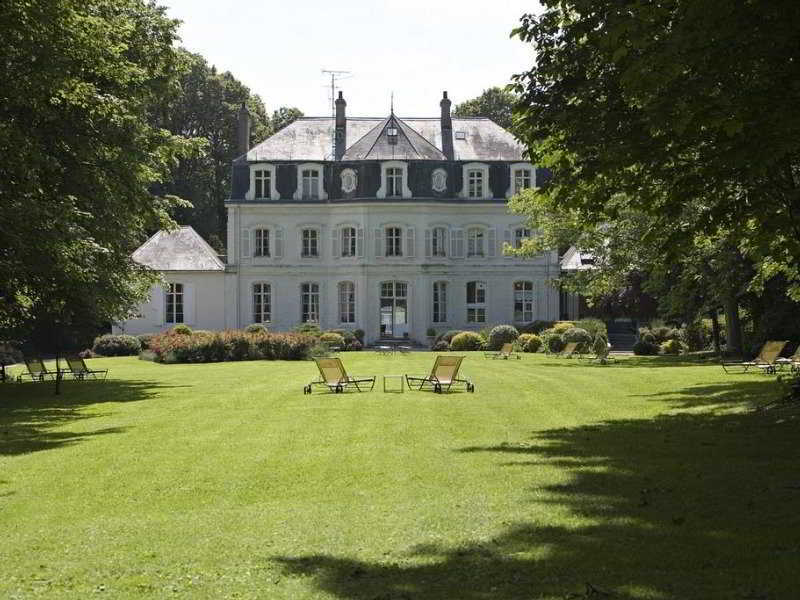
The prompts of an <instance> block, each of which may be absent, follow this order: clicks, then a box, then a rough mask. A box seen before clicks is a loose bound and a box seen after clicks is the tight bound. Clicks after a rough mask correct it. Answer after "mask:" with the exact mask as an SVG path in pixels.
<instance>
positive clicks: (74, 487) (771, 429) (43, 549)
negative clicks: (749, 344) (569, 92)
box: [0, 353, 800, 600]
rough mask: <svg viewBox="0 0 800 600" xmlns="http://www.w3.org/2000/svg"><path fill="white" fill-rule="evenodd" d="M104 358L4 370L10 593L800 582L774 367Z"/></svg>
mask: <svg viewBox="0 0 800 600" xmlns="http://www.w3.org/2000/svg"><path fill="white" fill-rule="evenodd" d="M343 357H344V360H345V362H346V364H347V366H348V369H349V371H350V372H351V373H352V374H382V373H385V374H394V373H404V372H412V373H413V372H417V373H424V372H426V371H428V370H429V368H430V364H431V362H432V360H433V355H432V354H429V353H415V354H411V355H397V356H393V357H376V356H375V355H373V354H371V353H351V354H346V355H343ZM94 364H95V365H98V366H100V365H102V366H103V367H108V368H110V369H111V377H110V379H109V381H108V382H106V383H104V384H102V383H80V382H67V383H66V384H65V385H64V391H63V394H62V395H61V396H59V397H56V396H53V395H52V385H48V384H31V383H27V384H23V385H5V386H0V539H2V544H0V597H2V598H38V597H46V598H61V597H64V598H88V597H90V596H91V597H103V596H105V597H108V598H114V599H117V598H140V597H143V598H166V597H170V598H172V597H177V598H215V599H216V598H268V599H272V598H334V599H341V598H344V599H353V600H378V599H380V600H389V599H396V600H400V599H437V600H438V599H448V598H457V599H467V600H484V599H495V598H499V599H506V598H520V599H566V598H572V599H575V598H612V597H613V598H623V599H640V598H650V599H654V600H655V599H658V600H662V599H674V600H685V599H694V598H696V599H702V600H710V599H745V600H778V599H788V598H794V597H796V594H797V587H798V567H800V443H798V441H800V427H798V425H799V424H800V413H798V412H797V411H794V410H792V409H775V410H768V411H752V410H751V407H752V406H755V405H759V404H764V403H766V402H767V401H769V400H770V399H772V398H774V397H775V395H776V393H777V386H776V384H775V383H774V378H769V377H765V376H763V375H760V374H748V375H725V374H724V373H723V372H722V369H721V368H720V367H718V366H703V365H695V364H692V363H687V362H682V361H678V360H674V359H672V360H670V359H666V358H631V359H628V360H623V361H620V362H619V363H617V364H616V365H610V366H606V367H602V366H598V365H589V364H586V362H585V361H578V360H566V359H554V358H548V357H545V356H543V355H535V356H532V355H526V356H525V359H524V360H522V361H492V360H485V359H484V358H483V357H482V355H481V354H479V353H470V355H469V356H468V358H467V359H466V360H465V363H464V365H465V369H466V371H467V374H468V375H470V376H471V377H472V379H473V380H474V381H475V383H476V386H477V390H476V392H475V393H474V394H467V393H453V394H449V395H434V394H433V393H430V392H408V391H406V393H404V394H384V393H383V392H382V391H380V389H381V385H380V379H379V383H378V385H376V388H375V391H374V392H371V393H362V394H357V393H349V394H339V395H333V394H327V393H323V392H321V391H320V392H315V393H314V395H313V396H304V395H303V394H302V386H303V384H304V383H306V381H307V380H308V379H309V378H310V377H311V376H312V375H313V374H314V372H315V368H314V365H313V364H312V363H308V362H294V363H289V362H281V363H278V362H275V363H269V362H243V363H225V364H212V365H158V364H154V363H150V362H144V361H139V360H136V359H132V358H131V359H129V358H120V359H104V360H98V361H94ZM587 584H589V586H590V587H587ZM595 590H596V591H595ZM602 593H607V594H611V595H610V596H604V595H602Z"/></svg>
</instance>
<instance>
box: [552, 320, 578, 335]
mask: <svg viewBox="0 0 800 600" xmlns="http://www.w3.org/2000/svg"><path fill="white" fill-rule="evenodd" d="M573 327H575V323H573V322H572V321H556V324H555V325H553V331H555V332H556V333H557V334H559V335H561V334H563V333H566V332H567V330H568V329H572V328H573Z"/></svg>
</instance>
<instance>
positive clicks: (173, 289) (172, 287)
mask: <svg viewBox="0 0 800 600" xmlns="http://www.w3.org/2000/svg"><path fill="white" fill-rule="evenodd" d="M178 286H180V288H178ZM170 298H172V313H171V314H170V310H169V301H170ZM179 298H180V307H181V310H180V317H181V318H180V320H178V319H177V316H178V314H179V313H178V310H177V304H178V299H179ZM186 322H187V321H186V285H185V284H183V283H181V282H180V281H170V282H169V283H167V288H166V289H165V290H164V323H165V324H168V325H177V324H178V323H186Z"/></svg>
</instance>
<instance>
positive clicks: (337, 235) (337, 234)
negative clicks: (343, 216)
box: [331, 227, 342, 260]
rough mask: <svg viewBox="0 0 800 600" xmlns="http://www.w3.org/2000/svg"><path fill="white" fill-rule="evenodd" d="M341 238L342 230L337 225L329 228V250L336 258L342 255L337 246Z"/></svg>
mask: <svg viewBox="0 0 800 600" xmlns="http://www.w3.org/2000/svg"><path fill="white" fill-rule="evenodd" d="M341 238H342V230H341V229H339V228H338V227H334V228H333V229H331V242H332V243H331V251H332V252H333V256H332V258H333V259H334V260H336V259H337V258H340V257H341V255H342V252H341V250H340V249H339V246H340V245H341Z"/></svg>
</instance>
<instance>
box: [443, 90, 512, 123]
mask: <svg viewBox="0 0 800 600" xmlns="http://www.w3.org/2000/svg"><path fill="white" fill-rule="evenodd" d="M516 102H517V97H516V96H515V95H514V94H513V93H512V92H509V91H508V90H506V89H503V88H500V87H492V88H489V89H487V90H483V93H482V94H481V95H480V96H478V97H477V98H472V99H471V100H466V101H465V102H462V103H461V104H457V105H456V107H455V109H454V110H453V116H455V117H486V118H488V119H491V120H492V121H494V122H495V123H497V124H498V125H500V127H503V128H504V129H511V125H512V121H511V112H512V110H513V108H514V104H515V103H516Z"/></svg>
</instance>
